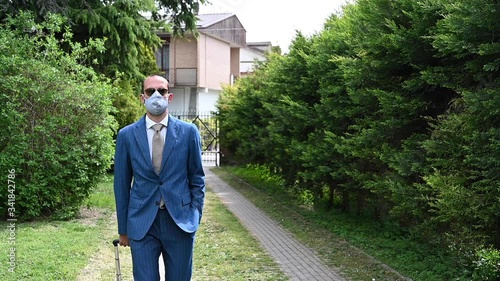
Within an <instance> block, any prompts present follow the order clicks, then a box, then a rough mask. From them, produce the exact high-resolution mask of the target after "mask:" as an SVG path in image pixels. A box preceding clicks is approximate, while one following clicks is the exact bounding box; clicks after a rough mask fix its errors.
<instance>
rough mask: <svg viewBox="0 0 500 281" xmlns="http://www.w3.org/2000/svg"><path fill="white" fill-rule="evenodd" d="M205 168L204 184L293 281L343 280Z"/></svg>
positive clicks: (311, 252)
mask: <svg viewBox="0 0 500 281" xmlns="http://www.w3.org/2000/svg"><path fill="white" fill-rule="evenodd" d="M210 169H211V167H205V175H206V184H207V187H208V188H210V190H212V191H213V192H215V193H216V194H217V195H218V197H219V198H220V199H221V201H222V202H223V203H224V204H225V205H226V206H227V208H228V209H229V210H230V211H231V212H232V213H233V214H234V215H235V216H236V217H238V218H239V220H240V221H241V223H242V224H243V225H244V226H245V227H246V228H247V229H248V230H249V231H250V232H251V233H253V235H254V236H255V237H256V238H257V239H258V240H259V241H260V243H261V244H262V246H263V247H264V248H265V249H266V250H267V251H268V252H269V254H270V255H271V256H272V257H273V258H274V259H275V260H276V261H277V262H278V263H279V265H280V266H281V268H282V270H283V272H285V274H287V275H288V276H289V277H290V279H291V280H293V281H302V280H304V281H313V280H317V281H344V280H345V279H344V278H343V277H341V276H340V274H339V273H337V272H335V271H333V270H332V269H330V268H328V267H327V266H325V265H324V264H323V262H322V261H321V260H320V259H319V258H318V256H317V255H316V254H315V253H314V252H313V251H312V250H310V249H309V248H307V247H305V246H304V245H302V244H301V243H300V242H298V241H297V240H296V239H295V238H293V236H292V235H291V234H290V233H289V232H287V231H285V230H284V229H283V228H281V226H279V225H278V223H276V222H275V221H273V220H272V219H271V218H269V217H268V216H267V215H266V214H264V213H263V212H262V211H261V210H259V209H258V208H257V207H255V205H253V204H252V203H251V202H250V201H249V200H247V199H246V198H245V197H244V196H243V195H241V194H240V193H239V192H237V191H236V190H234V189H233V188H232V187H230V186H229V185H228V184H227V183H225V182H224V181H222V180H221V179H220V178H219V177H218V176H217V175H215V174H214V173H213V172H212V171H211V170H210Z"/></svg>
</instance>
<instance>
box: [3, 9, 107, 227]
mask: <svg viewBox="0 0 500 281" xmlns="http://www.w3.org/2000/svg"><path fill="white" fill-rule="evenodd" d="M62 22H63V19H62V18H61V17H57V16H49V17H48V18H47V20H46V21H45V22H44V23H41V24H36V23H35V22H34V21H33V19H32V17H31V15H29V14H27V13H21V14H20V15H19V16H18V17H16V18H10V19H9V20H8V21H7V22H6V24H4V25H2V26H0V77H1V79H0V104H2V108H1V112H0V117H1V118H0V151H1V154H0V170H1V171H3V172H4V173H7V172H8V171H12V170H15V190H14V194H15V196H16V198H15V199H16V200H15V205H14V207H15V210H16V212H15V215H16V217H17V218H18V219H32V218H36V217H40V216H47V215H52V216H54V217H56V218H68V217H71V216H73V215H75V214H76V212H77V211H78V207H79V206H80V204H81V203H82V201H83V200H84V199H85V198H87V197H88V195H89V192H90V190H91V189H92V188H93V187H94V186H95V185H96V184H97V182H98V181H99V179H100V177H101V176H102V175H103V174H104V173H105V171H106V170H107V169H108V168H109V166H110V164H111V160H112V155H113V138H112V136H113V130H114V128H115V127H116V125H115V123H116V122H115V121H114V119H113V118H112V117H111V115H110V113H111V112H112V110H113V107H112V105H111V95H112V94H113V88H112V86H111V85H110V83H109V81H106V80H105V79H103V78H101V77H99V76H97V75H96V74H95V72H94V71H93V70H92V69H91V68H89V67H86V66H84V65H81V64H80V63H79V62H80V61H85V60H86V54H87V53H88V51H89V49H88V48H94V49H95V50H100V49H102V42H99V41H92V42H89V46H91V47H88V48H83V47H81V46H80V45H79V44H73V43H71V36H72V35H71V33H70V32H68V31H67V30H66V31H65V32H63V31H62V28H61V26H62ZM11 28H13V29H11ZM27 31H28V32H27ZM56 35H57V36H56ZM57 38H60V39H57ZM62 43H64V44H66V45H69V46H70V47H71V52H70V53H71V54H70V55H68V54H67V53H65V52H63V51H62V50H61V48H60V45H61V44H62ZM0 189H1V190H0V192H1V203H0V212H1V213H2V214H4V215H5V214H7V209H8V207H12V205H11V206H8V205H7V194H8V192H7V190H6V189H7V186H6V185H2V186H1V188H0ZM11 216H12V214H11Z"/></svg>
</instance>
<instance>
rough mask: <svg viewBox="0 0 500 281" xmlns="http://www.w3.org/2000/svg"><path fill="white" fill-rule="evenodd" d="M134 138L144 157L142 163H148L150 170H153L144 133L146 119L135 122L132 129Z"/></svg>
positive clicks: (146, 136) (145, 132)
mask: <svg viewBox="0 0 500 281" xmlns="http://www.w3.org/2000/svg"><path fill="white" fill-rule="evenodd" d="M134 137H135V140H136V141H137V143H138V144H139V150H140V152H141V154H142V156H143V157H144V162H146V163H149V165H150V166H151V168H153V162H152V161H151V156H150V155H149V144H148V135H147V131H146V117H145V115H144V117H142V118H141V119H139V121H137V122H136V125H135V129H134Z"/></svg>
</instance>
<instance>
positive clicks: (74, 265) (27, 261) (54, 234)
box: [0, 177, 287, 281]
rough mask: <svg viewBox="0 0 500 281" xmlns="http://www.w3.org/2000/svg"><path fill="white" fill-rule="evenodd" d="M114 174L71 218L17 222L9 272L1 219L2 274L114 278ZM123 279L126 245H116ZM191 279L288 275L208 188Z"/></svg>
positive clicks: (45, 279) (128, 272)
mask: <svg viewBox="0 0 500 281" xmlns="http://www.w3.org/2000/svg"><path fill="white" fill-rule="evenodd" d="M112 185H113V184H112V178H111V177H109V178H107V179H106V180H105V181H103V182H102V183H100V184H99V185H98V186H97V188H96V189H95V190H94V192H93V194H92V195H91V197H90V198H89V199H88V200H87V202H85V204H84V207H83V208H82V213H81V217H80V218H78V219H75V220H71V221H46V220H42V221H36V222H25V223H20V222H19V223H16V236H15V238H16V244H15V248H16V268H15V272H14V273H12V272H9V271H8V268H9V263H8V262H9V258H8V255H9V251H10V248H11V246H12V245H9V244H8V239H7V238H8V235H10V234H9V230H8V229H7V226H8V223H7V222H1V223H0V237H2V239H1V247H0V256H1V257H2V258H0V261H1V262H2V265H1V267H0V268H1V271H0V280H6V281H7V280H8V281H10V280H12V281H18V280H30V281H32V280H34V281H37V280H40V281H53V280H82V281H90V280H96V281H97V280H114V279H113V278H114V274H115V263H114V262H115V261H114V248H113V245H112V244H111V241H112V240H113V239H114V238H116V237H117V234H116V220H115V216H114V198H113V188H112ZM120 253H121V255H120V258H121V262H122V274H123V279H124V280H132V267H131V261H130V249H129V248H123V247H120ZM194 267H195V268H194V274H193V280H199V281H201V280H287V278H286V276H285V275H284V274H283V273H282V272H281V271H280V270H279V267H278V265H277V264H276V263H275V262H274V261H273V260H272V259H271V258H270V256H269V255H268V254H267V253H266V252H265V251H264V250H263V249H262V248H261V246H260V244H259V243H258V242H257V241H256V240H255V239H254V237H253V236H251V235H250V234H249V233H248V232H247V231H246V229H245V228H244V227H243V226H242V225H241V224H240V223H239V221H238V220H237V219H236V218H235V217H234V216H233V215H232V214H231V213H230V212H229V211H228V210H226V209H225V207H224V205H223V204H222V203H221V202H220V201H219V199H218V198H217V197H216V195H215V194H213V193H212V192H210V191H208V192H207V198H206V206H205V211H204V217H203V219H202V225H201V227H200V230H199V231H198V233H197V240H196V245H195V257H194Z"/></svg>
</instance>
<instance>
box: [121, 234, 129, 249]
mask: <svg viewBox="0 0 500 281" xmlns="http://www.w3.org/2000/svg"><path fill="white" fill-rule="evenodd" d="M119 240H120V246H123V247H128V246H130V243H129V242H128V236H127V234H120V239H119Z"/></svg>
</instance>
